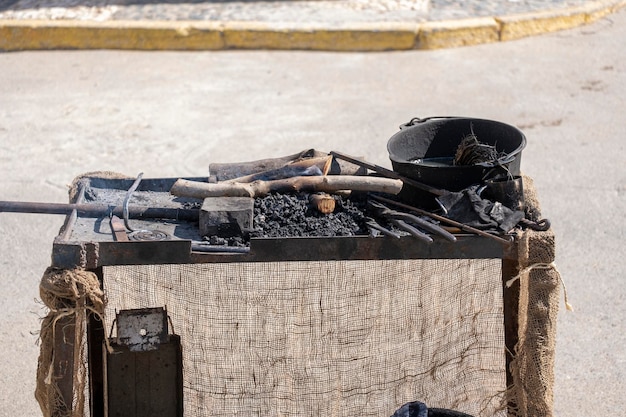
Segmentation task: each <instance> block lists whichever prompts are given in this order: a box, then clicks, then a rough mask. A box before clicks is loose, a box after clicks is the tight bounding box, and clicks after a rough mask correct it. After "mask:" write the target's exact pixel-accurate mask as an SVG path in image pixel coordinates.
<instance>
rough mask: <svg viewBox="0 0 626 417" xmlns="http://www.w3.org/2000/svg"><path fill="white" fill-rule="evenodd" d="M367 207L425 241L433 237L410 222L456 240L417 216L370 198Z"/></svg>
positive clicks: (430, 240) (445, 231)
mask: <svg viewBox="0 0 626 417" xmlns="http://www.w3.org/2000/svg"><path fill="white" fill-rule="evenodd" d="M368 208H369V209H371V210H372V211H373V212H374V213H375V215H376V216H378V217H382V218H385V219H387V220H388V221H389V222H390V223H392V224H395V225H396V226H397V227H398V228H400V229H401V230H404V231H406V232H408V233H409V234H410V235H412V236H414V237H416V238H418V239H421V240H423V241H425V242H428V243H432V241H433V239H432V238H431V237H430V236H429V235H427V234H426V233H423V232H422V231H420V230H418V229H417V228H416V227H414V226H412V225H411V224H414V225H416V226H417V227H419V228H421V229H424V230H427V231H429V232H431V233H433V234H436V235H439V236H441V237H443V238H444V239H446V240H448V241H450V242H456V237H455V236H454V235H453V234H452V233H450V232H448V231H447V230H445V229H443V228H441V227H439V226H437V225H436V224H433V223H431V222H429V221H427V220H424V219H422V218H420V217H418V216H414V215H412V214H410V213H404V212H400V211H396V210H392V209H390V208H388V207H387V206H385V205H384V204H382V203H380V202H376V201H372V200H370V201H368Z"/></svg>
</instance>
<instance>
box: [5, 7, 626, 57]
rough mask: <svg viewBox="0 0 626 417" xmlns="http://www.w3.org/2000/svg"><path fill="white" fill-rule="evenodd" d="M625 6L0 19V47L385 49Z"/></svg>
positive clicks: (452, 41) (471, 38) (551, 27)
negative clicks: (441, 16) (456, 15)
mask: <svg viewBox="0 0 626 417" xmlns="http://www.w3.org/2000/svg"><path fill="white" fill-rule="evenodd" d="M624 6H626V0H598V1H594V2H591V3H587V4H585V5H583V6H580V7H574V8H568V9H564V10H554V11H547V12H535V13H527V14H519V15H513V16H500V17H494V18H491V17H486V18H477V19H462V20H451V21H442V22H427V23H423V24H418V23H359V24H351V25H340V26H337V27H330V28H329V27H326V26H325V25H324V24H322V23H320V24H317V25H302V24H297V23H283V24H274V23H272V24H270V23H257V22H211V21H183V22H169V21H167V22H166V21H105V22H93V21H75V20H52V21H49V20H25V21H24V20H0V51H20V50H39V49H134V50H222V49H283V50H289V49H291V50H293V49H300V50H325V51H386V50H408V49H440V48H454V47H459V46H467V45H476V44H482V43H489V42H497V41H508V40H513V39H519V38H523V37H527V36H532V35H537V34H540V33H546V32H553V31H557V30H563V29H570V28H573V27H576V26H581V25H585V24H588V23H591V22H593V21H595V20H598V19H600V18H602V17H605V16H606V15H608V14H611V13H614V12H616V11H617V10H619V9H620V8H622V7H624Z"/></svg>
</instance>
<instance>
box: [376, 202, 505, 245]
mask: <svg viewBox="0 0 626 417" xmlns="http://www.w3.org/2000/svg"><path fill="white" fill-rule="evenodd" d="M370 198H373V199H374V200H378V201H380V202H383V203H386V204H391V205H394V206H396V207H400V208H403V209H405V210H410V211H414V212H416V213H418V214H421V215H422V216H428V217H430V218H432V219H435V220H437V221H440V222H442V223H446V224H449V225H451V226H454V227H458V228H459V229H461V230H463V231H464V232H468V233H474V234H477V235H480V236H483V237H487V238H489V239H493V240H496V241H498V242H500V243H502V244H505V245H507V246H508V245H510V244H511V243H513V242H512V240H507V239H503V238H501V237H499V236H496V235H492V234H491V233H488V232H485V231H484V230H480V229H476V228H475V227H472V226H468V225H466V224H463V223H460V222H457V221H456V220H452V219H449V218H447V217H443V216H440V215H438V214H435V213H431V212H429V211H426V210H422V209H420V208H417V207H414V206H410V205H408V204H404V203H400V202H399V201H394V200H390V199H388V198H385V197H381V196H379V195H374V194H371V195H370Z"/></svg>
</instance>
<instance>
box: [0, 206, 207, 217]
mask: <svg viewBox="0 0 626 417" xmlns="http://www.w3.org/2000/svg"><path fill="white" fill-rule="evenodd" d="M72 210H76V211H77V212H79V213H80V214H82V215H85V216H86V217H100V216H107V215H109V214H115V215H117V216H122V215H123V211H124V208H123V207H122V206H109V205H106V204H86V203H78V204H77V203H74V204H63V203H38V202H26V201H0V213H1V212H5V213H33V214H65V215H67V214H71V213H72ZM128 214H129V216H130V217H131V218H135V219H140V218H145V219H174V220H189V221H196V220H198V218H199V216H200V210H193V209H179V208H169V207H139V206H130V207H128Z"/></svg>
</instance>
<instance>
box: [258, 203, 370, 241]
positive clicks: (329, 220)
mask: <svg viewBox="0 0 626 417" xmlns="http://www.w3.org/2000/svg"><path fill="white" fill-rule="evenodd" d="M333 197H334V199H335V203H336V206H335V207H336V208H335V211H334V212H333V213H329V214H323V213H320V212H319V211H318V210H316V209H315V208H314V207H312V206H311V204H310V203H309V194H308V193H297V194H280V193H273V194H269V195H267V196H265V197H261V198H256V199H255V203H254V230H253V231H251V233H250V236H251V237H258V238H277V237H302V236H309V237H314V236H319V237H334V236H354V235H367V234H368V229H367V226H366V225H365V217H366V215H365V208H366V203H367V202H366V200H365V198H360V197H356V198H355V197H351V198H346V197H342V196H340V195H335V196H333Z"/></svg>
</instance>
